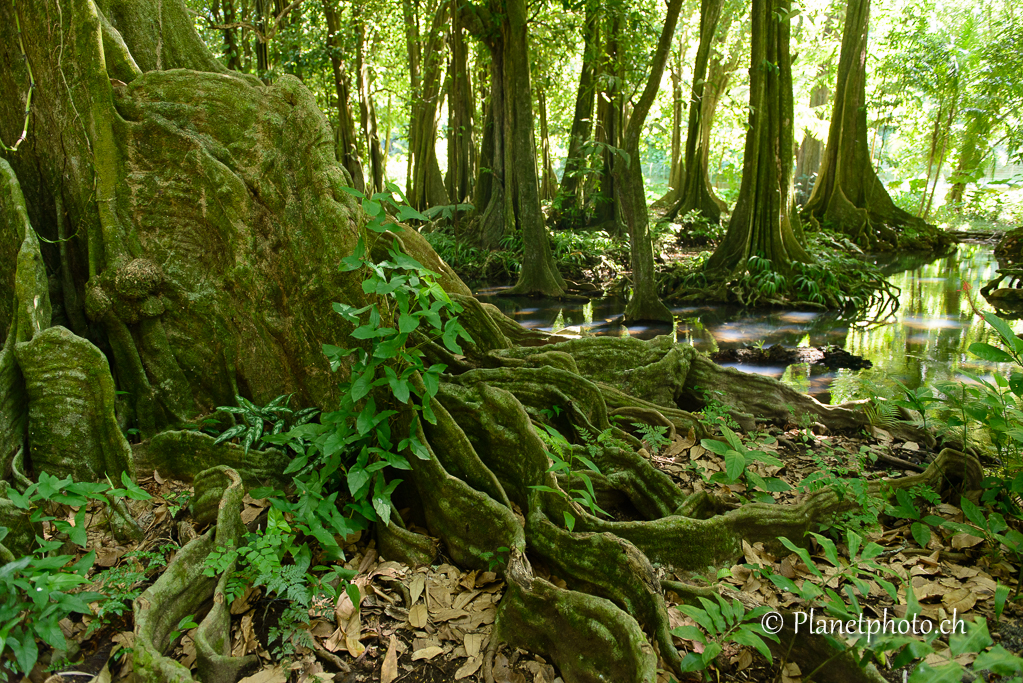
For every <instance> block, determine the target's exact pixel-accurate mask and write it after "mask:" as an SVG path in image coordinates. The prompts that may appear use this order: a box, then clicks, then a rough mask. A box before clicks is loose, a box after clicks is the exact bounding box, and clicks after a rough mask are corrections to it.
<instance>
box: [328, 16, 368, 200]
mask: <svg viewBox="0 0 1023 683" xmlns="http://www.w3.org/2000/svg"><path fill="white" fill-rule="evenodd" d="M323 15H324V17H326V19H327V49H328V50H329V51H330V66H331V69H332V70H333V73H334V91H335V93H336V95H337V126H336V127H335V128H334V149H335V153H336V154H337V160H338V161H340V162H341V165H342V166H344V167H345V169H346V170H347V171H348V174H349V175H350V176H351V178H352V187H354V188H355V189H356V190H358V191H359V192H365V191H366V177H365V175H364V174H363V172H362V162H361V161H359V146H358V143H357V138H356V135H355V122H354V121H353V119H352V111H351V109H350V108H349V103H350V102H351V101H352V98H351V96H350V95H351V85H350V82H349V80H348V74H347V72H346V71H345V65H344V60H343V53H342V49H343V48H342V44H341V23H340V21H339V19H338V15H337V0H323Z"/></svg>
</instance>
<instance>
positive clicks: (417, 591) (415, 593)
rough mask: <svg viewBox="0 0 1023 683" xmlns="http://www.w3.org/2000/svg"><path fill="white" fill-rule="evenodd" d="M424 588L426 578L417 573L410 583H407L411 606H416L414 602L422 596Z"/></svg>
mask: <svg viewBox="0 0 1023 683" xmlns="http://www.w3.org/2000/svg"><path fill="white" fill-rule="evenodd" d="M424 588H426V576H424V575H423V574H419V573H417V574H416V575H415V576H413V577H412V581H410V582H409V585H408V592H409V596H410V597H411V599H412V604H413V605H414V604H416V600H418V599H419V596H421V595H422V594H423V589H424Z"/></svg>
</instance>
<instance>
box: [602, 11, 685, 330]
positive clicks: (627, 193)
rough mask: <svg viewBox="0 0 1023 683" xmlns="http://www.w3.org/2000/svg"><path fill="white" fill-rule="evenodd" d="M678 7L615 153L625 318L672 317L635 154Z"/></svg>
mask: <svg viewBox="0 0 1023 683" xmlns="http://www.w3.org/2000/svg"><path fill="white" fill-rule="evenodd" d="M681 8H682V0H671V2H669V3H668V9H667V14H666V16H665V19H664V27H663V28H662V29H661V36H660V39H659V40H658V42H657V49H656V50H655V51H654V54H653V58H652V59H651V62H650V76H649V77H648V78H647V83H646V87H645V88H644V89H643V94H642V95H640V97H639V100H638V101H637V102H636V104H635V106H634V107H633V108H632V115H631V116H630V117H629V123H628V125H627V126H626V128H625V136H624V142H625V154H626V158H625V159H623V158H620V157H619V158H616V159H615V161H614V173H615V181H616V182H617V185H618V188H617V189H618V198H619V201H620V202H621V205H622V214H623V215H624V216H625V224H626V226H627V227H628V230H629V243H630V246H631V250H630V252H629V253H630V258H631V264H632V298H631V299H629V303H628V304H627V305H626V307H625V319H626V320H627V321H634V320H655V321H662V322H669V323H670V322H672V320H673V317H672V314H671V311H669V310H668V307H667V306H665V305H664V304H663V303H661V300H660V298H659V297H658V296H657V280H656V275H655V273H654V255H653V244H652V241H651V237H650V216H649V212H648V210H647V205H646V192H645V190H644V188H643V165H642V163H641V162H640V158H639V138H640V136H641V135H642V133H643V124H644V123H645V122H646V117H647V114H648V113H650V107H651V105H653V103H654V99H655V98H656V97H657V91H658V89H659V88H660V85H661V76H663V75H664V65H665V64H666V63H667V61H668V51H669V50H670V49H671V40H672V37H673V36H674V35H675V25H676V24H677V23H678V14H679V11H680V10H681Z"/></svg>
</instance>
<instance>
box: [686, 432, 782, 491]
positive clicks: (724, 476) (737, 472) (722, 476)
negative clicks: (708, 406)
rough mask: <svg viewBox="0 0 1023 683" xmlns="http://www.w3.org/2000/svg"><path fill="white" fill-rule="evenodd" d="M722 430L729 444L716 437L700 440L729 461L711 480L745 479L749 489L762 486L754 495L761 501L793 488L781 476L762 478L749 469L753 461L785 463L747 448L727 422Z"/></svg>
mask: <svg viewBox="0 0 1023 683" xmlns="http://www.w3.org/2000/svg"><path fill="white" fill-rule="evenodd" d="M721 433H722V435H723V436H724V438H725V443H722V442H720V441H717V440H716V439H703V440H702V441H700V445H702V446H703V447H704V448H706V449H707V450H708V451H711V452H712V453H716V454H718V455H720V456H721V457H722V458H724V461H725V471H724V472H715V473H714V474H713V475H711V478H710V480H711V481H714V482H718V483H722V484H734V483H736V482H738V481H740V480H741V479H745V481H746V484H747V486H748V487H749V488H756V489H760V490H759V491H754V492H753V493H752V497H753V499H754V500H756V501H758V502H761V503H774V502H775V500H774V496H772V495H771V493H779V492H782V491H788V490H789V488H791V487H790V486H789V485H788V484H787V483H785V481H784V480H782V479H779V478H778V477H762V476H760V475H759V474H757V473H756V472H754V471H753V470H751V469H749V468H748V465H749V464H750V463H752V462H761V463H764V464H766V465H774V466H776V467H780V466H781V465H782V461H781V460H779V459H778V458H776V457H774V456H772V455H768V454H767V453H765V452H764V451H761V450H756V449H748V448H746V446H745V444H743V443H742V439H740V438H739V436H738V435H737V434H736V433H735V432H733V431H732V430H731V429H729V428H728V427H726V426H725V425H721Z"/></svg>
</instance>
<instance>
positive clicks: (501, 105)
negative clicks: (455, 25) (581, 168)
mask: <svg viewBox="0 0 1023 683" xmlns="http://www.w3.org/2000/svg"><path fill="white" fill-rule="evenodd" d="M464 18H465V20H466V27H467V28H468V29H469V30H470V31H471V32H472V33H473V34H475V35H476V36H477V37H478V38H479V39H480V40H481V41H482V42H483V43H484V44H485V45H486V46H487V48H488V50H489V52H490V57H491V66H490V107H489V109H490V113H489V116H488V118H490V119H491V120H492V121H493V127H492V128H490V129H489V132H490V135H491V140H490V142H489V143H488V142H484V146H485V148H486V150H487V151H489V152H490V154H491V155H492V156H491V168H490V172H491V175H492V176H493V177H492V179H491V182H492V186H491V188H490V192H489V194H490V197H489V202H488V204H487V206H486V207H485V208H483V215H482V217H481V221H482V233H483V235H484V236H489V239H493V238H494V237H497V238H498V239H499V238H500V236H503V235H504V234H508V233H511V232H513V231H515V230H517V231H519V232H520V233H521V234H522V243H523V254H522V269H521V271H520V272H519V281H518V282H517V283H516V285H515V286H514V287H513V288H512V289H511V290H509V293H510V294H528V295H540V296H561V295H563V294H564V293H565V281H564V280H563V279H562V277H561V274H560V273H558V268H557V266H556V265H555V263H554V256H553V254H552V252H551V246H550V241H549V239H548V237H547V229H546V227H545V226H544V217H543V213H542V212H541V211H540V188H539V183H538V182H537V169H536V153H535V144H534V132H533V99H532V89H531V88H530V84H529V79H530V75H529V41H528V31H527V26H526V3H525V0H508V2H504V3H501V4H500V5H495V6H494V7H493V8H489V7H481V6H473V5H466V10H465V15H464ZM489 125H490V123H489V121H488V123H487V124H486V125H485V126H484V135H486V134H487V132H488V131H487V127H488V126H489ZM498 161H500V162H501V163H500V165H498ZM482 166H483V164H482V163H481V167H482ZM498 174H500V175H498ZM477 208H479V207H477ZM498 225H503V232H501V234H500V236H499V235H498V230H497V226H498Z"/></svg>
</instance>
